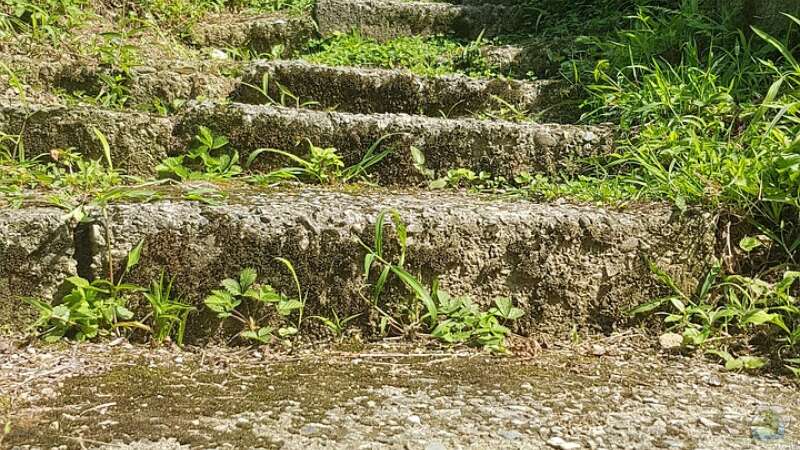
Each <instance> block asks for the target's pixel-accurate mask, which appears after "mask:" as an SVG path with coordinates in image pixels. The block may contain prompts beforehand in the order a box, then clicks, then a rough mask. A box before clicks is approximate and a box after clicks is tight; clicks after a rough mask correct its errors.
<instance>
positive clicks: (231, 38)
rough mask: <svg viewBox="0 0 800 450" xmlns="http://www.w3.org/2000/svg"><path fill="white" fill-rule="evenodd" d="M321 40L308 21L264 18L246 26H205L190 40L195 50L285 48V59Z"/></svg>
mask: <svg viewBox="0 0 800 450" xmlns="http://www.w3.org/2000/svg"><path fill="white" fill-rule="evenodd" d="M318 36H319V35H318V33H317V28H316V25H315V24H314V21H313V20H311V19H309V18H306V17H290V18H285V19H276V18H274V17H265V18H263V19H261V20H258V19H256V20H248V21H247V22H243V23H234V24H231V23H219V24H214V23H211V24H205V25H203V26H201V27H198V28H196V29H194V30H192V32H191V34H190V35H189V37H188V40H189V42H190V43H191V44H193V45H196V46H202V47H218V48H226V47H233V48H248V49H250V50H251V51H253V52H255V53H270V52H271V51H272V49H273V47H275V46H276V45H282V46H283V48H284V52H283V54H282V56H288V55H290V54H292V53H293V52H295V51H298V50H301V49H303V48H304V47H305V46H306V44H307V43H308V41H310V40H311V39H315V38H317V37H318Z"/></svg>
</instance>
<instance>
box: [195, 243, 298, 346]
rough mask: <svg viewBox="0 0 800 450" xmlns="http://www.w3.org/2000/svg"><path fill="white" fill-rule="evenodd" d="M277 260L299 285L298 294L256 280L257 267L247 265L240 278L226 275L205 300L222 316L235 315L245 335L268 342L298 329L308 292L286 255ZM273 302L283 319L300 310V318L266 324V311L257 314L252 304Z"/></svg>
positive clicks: (252, 339) (234, 317)
mask: <svg viewBox="0 0 800 450" xmlns="http://www.w3.org/2000/svg"><path fill="white" fill-rule="evenodd" d="M277 261H278V262H280V263H281V264H282V265H284V266H285V267H286V268H287V270H288V271H289V273H290V274H291V277H292V281H293V282H294V284H295V287H296V289H297V297H295V298H290V297H287V296H285V295H283V294H281V293H279V292H277V291H276V290H275V289H273V288H272V286H269V285H261V284H258V283H256V280H257V278H258V273H257V272H256V271H255V269H252V268H249V267H248V268H245V269H242V271H241V272H240V273H239V277H238V279H233V278H226V279H224V280H222V282H221V283H220V286H221V287H222V288H223V289H216V290H213V291H212V292H211V295H209V296H208V297H206V299H205V300H204V301H203V303H204V304H205V306H206V308H208V309H209V310H211V311H212V312H214V313H215V314H216V315H217V317H218V318H220V319H223V320H224V319H228V318H232V319H234V320H236V321H238V322H241V324H242V325H243V326H244V330H242V332H241V333H239V336H240V337H241V338H242V339H245V340H249V341H252V342H256V343H259V344H268V343H270V342H272V340H273V339H274V338H275V337H278V338H281V339H285V338H288V337H290V336H293V335H295V334H297V333H298V331H299V329H300V326H301V325H302V322H303V309H304V308H305V296H303V295H302V291H301V288H300V282H299V280H298V278H297V274H296V272H295V270H294V266H293V265H292V264H291V262H289V261H288V260H286V259H284V258H277ZM259 304H261V305H267V304H270V305H274V308H275V312H277V314H278V316H279V317H281V318H283V319H284V320H285V319H286V318H288V317H289V316H291V315H292V314H294V313H295V312H296V313H297V320H296V321H295V322H294V323H292V324H284V325H283V326H280V327H279V328H277V329H275V328H274V327H272V326H269V325H263V324H264V322H265V321H266V319H267V316H266V314H264V315H261V316H260V317H254V315H253V314H254V313H253V311H252V309H253V308H252V307H253V306H256V305H259Z"/></svg>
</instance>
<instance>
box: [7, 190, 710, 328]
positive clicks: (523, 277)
mask: <svg viewBox="0 0 800 450" xmlns="http://www.w3.org/2000/svg"><path fill="white" fill-rule="evenodd" d="M229 194H230V197H229V200H227V201H224V202H222V203H220V204H214V205H207V204H202V203H199V202H192V201H185V200H181V199H180V194H179V193H177V194H170V193H165V196H166V197H165V198H164V199H162V200H157V201H153V202H149V203H131V204H125V203H115V204H111V205H109V206H108V207H107V210H106V211H105V213H101V212H100V211H97V210H95V211H94V212H93V213H92V212H91V211H90V220H89V222H88V223H82V224H80V225H77V226H76V225H73V224H71V223H65V222H63V219H60V218H61V217H62V215H63V212H62V211H59V210H57V209H54V208H43V207H23V208H22V209H0V261H2V263H0V288H1V289H0V294H1V295H0V298H3V299H5V300H4V302H5V303H4V305H5V307H4V309H2V310H3V311H6V312H9V311H11V310H16V309H18V308H16V306H15V307H12V308H9V307H8V302H9V301H11V302H14V301H15V300H14V299H17V298H19V296H23V295H31V294H36V293H41V294H42V295H47V294H52V293H53V292H55V291H56V290H58V288H59V286H60V284H61V283H62V282H63V280H64V278H65V277H66V276H68V275H70V274H75V273H78V274H81V275H82V276H85V277H87V276H92V275H95V276H96V275H100V274H105V273H106V271H105V268H106V267H108V265H107V260H106V255H107V254H108V253H107V251H106V249H107V240H106V236H107V235H109V236H111V255H112V258H113V264H112V265H113V266H114V267H116V268H120V267H121V264H122V262H123V260H124V257H125V255H126V254H127V252H128V251H130V250H131V249H132V248H133V246H135V245H136V244H137V243H139V242H140V241H141V240H144V241H145V244H144V250H143V252H142V259H141V263H140V265H139V266H138V267H137V268H136V269H135V270H134V271H133V273H131V274H130V275H129V276H128V277H126V280H127V281H130V282H136V283H142V284H145V285H147V284H149V282H150V280H151V279H153V277H157V276H158V274H159V273H160V272H161V271H162V270H164V269H165V270H167V272H168V273H169V274H171V275H175V276H176V277H177V279H176V280H177V281H176V288H177V289H178V290H179V293H180V294H182V295H185V296H186V297H185V298H186V299H187V300H190V301H191V302H193V303H198V304H199V303H200V301H201V300H202V298H203V297H204V296H205V295H206V294H207V293H208V292H209V291H210V290H211V289H213V288H215V287H216V286H217V284H218V283H219V281H220V280H221V279H222V278H225V277H229V276H233V275H235V274H236V273H238V271H239V270H240V269H241V268H243V267H246V266H252V267H254V268H256V269H257V270H258V272H259V273H260V274H263V276H264V277H265V278H266V279H268V280H269V281H270V283H271V284H272V285H273V286H276V287H279V288H283V289H289V288H290V287H291V279H290V278H289V277H288V276H287V274H286V272H285V270H283V269H282V268H281V266H280V264H279V263H277V262H276V261H275V260H274V258H275V257H284V258H287V259H289V260H290V261H292V263H293V264H294V266H295V268H296V269H297V271H298V276H299V278H300V280H301V282H302V285H303V289H304V290H307V291H308V293H309V304H308V314H316V313H327V312H328V311H329V310H330V309H334V310H336V311H337V312H338V313H339V316H340V317H344V316H346V315H349V314H355V313H361V312H365V311H366V310H368V309H369V308H368V306H367V304H366V303H365V300H363V299H362V298H361V297H360V296H359V292H361V293H363V292H368V291H365V287H364V280H363V277H362V273H363V272H362V271H363V268H362V264H363V257H364V254H365V251H364V249H363V248H362V247H361V245H360V244H359V243H358V240H359V239H361V240H362V241H363V242H365V243H371V242H372V239H373V237H374V224H375V221H376V218H377V216H378V215H379V213H380V212H381V211H384V210H386V209H388V208H391V209H394V210H396V211H397V212H398V213H399V215H400V217H402V219H403V221H404V222H405V223H406V224H407V229H408V242H409V244H408V257H407V262H406V268H407V269H408V270H409V271H410V272H412V273H414V274H415V275H417V274H419V275H420V276H421V278H422V279H423V280H425V281H426V282H430V281H431V279H432V278H433V277H439V279H440V281H441V283H442V286H443V287H444V288H445V289H446V290H448V291H450V292H451V293H452V294H458V295H470V296H471V297H472V298H473V300H475V301H476V302H478V303H479V304H482V305H487V304H489V303H490V302H491V301H492V300H493V299H494V298H496V297H499V296H509V297H511V298H512V299H513V300H514V301H515V302H516V303H517V304H518V305H520V306H521V307H522V308H523V309H525V311H526V316H525V318H524V319H522V320H521V321H519V323H518V330H517V331H519V332H521V333H528V332H532V331H536V332H553V333H560V332H565V331H568V330H569V329H570V327H572V326H573V325H578V326H586V327H590V328H596V329H602V330H609V329H611V328H613V327H615V326H618V325H620V324H623V323H624V322H625V321H626V320H627V318H626V317H625V316H624V315H623V311H624V310H626V309H628V308H630V307H631V306H634V305H637V304H639V303H641V302H644V301H646V300H648V299H650V298H652V297H653V296H655V295H659V294H662V293H663V291H662V289H663V288H662V287H659V286H658V283H657V282H656V281H655V280H654V279H653V277H652V275H651V273H650V271H649V269H648V266H647V262H646V260H648V259H651V260H653V261H654V262H656V263H657V264H658V265H659V266H660V267H662V268H664V269H665V270H666V271H667V272H668V273H671V274H673V276H674V277H675V279H676V280H677V283H678V284H679V285H680V286H684V287H686V288H687V289H689V288H692V287H693V286H694V284H695V282H696V280H697V279H698V278H699V277H700V276H702V274H703V273H704V270H705V269H706V264H707V262H708V258H710V257H711V256H712V255H713V250H714V246H713V243H714V231H715V224H714V222H713V220H712V219H711V218H710V216H709V215H704V214H701V213H699V212H693V211H689V212H688V213H686V214H684V215H679V214H677V213H675V212H674V211H673V210H671V209H670V208H668V207H665V206H660V205H646V206H642V207H639V208H633V209H629V210H625V211H615V210H611V209H603V208H597V207H590V206H575V205H570V204H553V203H533V202H528V201H501V200H498V199H494V198H490V197H483V196H475V195H463V194H456V193H438V192H437V193H420V192H394V191H392V192H390V191H383V190H379V191H372V190H363V191H362V192H357V191H356V192H352V191H350V192H344V191H335V190H334V191H332V190H323V189H307V188H301V189H281V190H261V191H253V190H234V191H230V192H229ZM107 233H108V234H107ZM387 233H389V235H390V236H391V235H392V234H393V233H391V232H388V231H387ZM390 241H391V242H392V243H389V242H390ZM386 242H387V244H386V245H385V248H386V249H387V250H386V251H387V252H389V254H396V251H397V245H396V244H394V243H393V242H394V240H392V239H389V238H388V237H387V238H386ZM398 295H401V296H405V295H406V294H405V293H404V291H403V290H401V289H398V288H397V286H395V287H393V288H392V289H389V290H388V291H387V294H386V300H387V301H390V300H393V299H394V300H396V299H398V298H399V297H397V296H398ZM12 304H13V305H18V304H17V303H12ZM12 312H13V313H14V314H17V313H20V312H19V311H16V312H14V311H12ZM10 320H12V318H10V317H2V318H0V323H6V322H8V321H10ZM189 328H190V334H191V335H192V337H193V338H206V337H209V336H212V335H214V333H216V332H217V331H218V328H217V324H216V322H215V321H214V320H212V317H210V316H209V315H207V314H206V315H201V316H199V317H198V318H197V319H196V320H195V321H194V322H193V323H192V324H190V326H189Z"/></svg>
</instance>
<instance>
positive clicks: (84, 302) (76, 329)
mask: <svg viewBox="0 0 800 450" xmlns="http://www.w3.org/2000/svg"><path fill="white" fill-rule="evenodd" d="M141 249H142V243H140V244H139V245H137V246H136V247H134V248H133V250H131V252H130V253H129V254H128V258H127V260H126V264H125V271H124V272H123V274H122V275H121V276H120V279H119V280H117V281H114V280H112V279H105V278H100V279H97V280H94V281H89V280H86V279H85V278H82V277H79V276H73V277H70V278H68V279H67V282H69V283H70V284H71V285H72V289H71V291H70V292H69V293H68V294H67V295H65V296H64V297H63V298H62V299H60V300H58V301H56V302H55V303H54V304H51V303H48V302H45V301H42V300H39V299H32V298H29V299H26V301H27V302H28V303H29V304H30V305H31V306H33V307H34V308H35V309H36V310H37V311H38V312H39V318H38V319H37V320H36V322H34V324H33V325H32V327H33V328H34V329H36V330H37V331H38V334H39V336H41V337H42V338H43V339H44V341H45V342H56V341H59V340H61V339H62V338H68V339H72V340H76V341H79V342H80V341H85V340H89V339H93V338H95V337H98V336H108V335H110V334H112V333H118V330H119V329H121V328H127V329H132V328H139V329H145V330H149V328H148V327H147V326H146V325H144V324H143V323H141V322H139V321H135V320H133V317H134V314H133V312H132V311H131V310H129V309H128V307H127V305H128V303H129V300H130V298H131V296H132V295H133V294H135V293H138V292H141V291H142V290H143V289H142V288H141V287H139V286H137V285H133V284H126V283H123V278H124V276H125V274H127V273H128V272H129V271H130V269H132V268H133V267H135V266H136V265H137V264H138V263H139V257H140V254H141Z"/></svg>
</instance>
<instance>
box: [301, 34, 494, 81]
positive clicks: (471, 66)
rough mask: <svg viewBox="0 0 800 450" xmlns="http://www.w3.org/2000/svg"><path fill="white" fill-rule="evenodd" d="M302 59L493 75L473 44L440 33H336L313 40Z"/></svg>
mask: <svg viewBox="0 0 800 450" xmlns="http://www.w3.org/2000/svg"><path fill="white" fill-rule="evenodd" d="M303 58H304V59H306V60H308V61H311V62H315V63H320V64H327V65H331V66H360V67H377V68H384V69H399V68H403V69H407V70H410V71H411V72H414V73H416V74H419V75H445V74H450V73H456V72H461V73H466V74H469V75H474V76H488V75H493V72H492V68H491V66H490V64H489V63H488V61H487V60H486V59H485V58H484V57H483V56H482V55H481V54H480V52H477V51H475V45H469V44H467V45H463V44H460V43H458V42H456V41H453V40H449V39H446V38H443V37H434V38H421V37H401V38H397V39H392V40H389V41H387V42H377V41H375V40H372V39H368V38H365V37H362V36H360V35H358V34H355V33H351V34H337V35H335V36H334V37H332V38H329V39H326V40H322V41H317V42H313V43H312V44H311V46H310V52H309V54H307V55H305V56H303Z"/></svg>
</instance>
